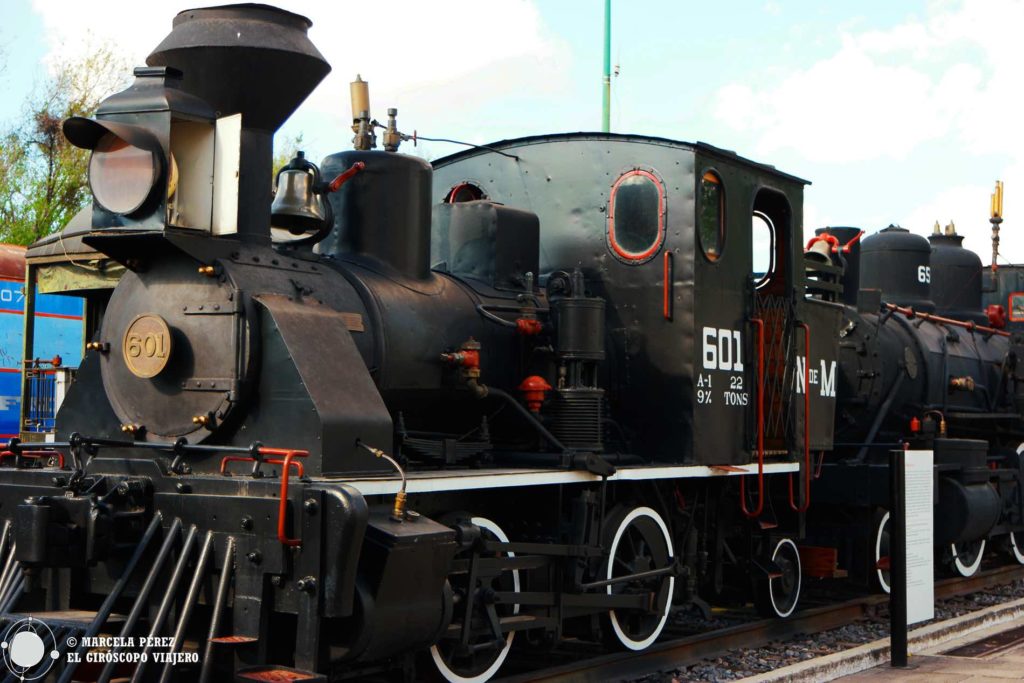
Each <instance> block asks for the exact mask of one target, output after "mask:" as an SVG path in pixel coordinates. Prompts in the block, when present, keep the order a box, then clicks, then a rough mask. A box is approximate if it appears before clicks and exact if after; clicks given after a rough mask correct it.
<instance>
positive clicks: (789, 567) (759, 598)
mask: <svg viewBox="0 0 1024 683" xmlns="http://www.w3.org/2000/svg"><path fill="white" fill-rule="evenodd" d="M771 564H772V565H774V567H777V568H778V571H777V572H773V573H771V574H769V575H768V576H767V578H763V579H760V580H758V581H757V584H756V585H755V591H756V594H755V596H754V602H755V604H756V605H757V608H758V611H760V612H761V613H762V614H764V615H766V616H770V617H771V616H774V617H782V618H785V617H788V616H789V615H790V614H792V613H793V610H795V609H796V605H797V603H798V602H799V601H800V587H801V583H802V569H801V567H800V551H798V550H797V548H796V543H793V541H791V540H790V539H788V538H783V539H781V540H779V542H778V543H776V544H775V548H774V549H773V550H772V554H771ZM774 567H773V568H774Z"/></svg>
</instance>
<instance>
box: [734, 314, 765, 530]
mask: <svg viewBox="0 0 1024 683" xmlns="http://www.w3.org/2000/svg"><path fill="white" fill-rule="evenodd" d="M750 322H751V323H753V324H754V325H755V326H757V508H755V509H754V510H753V511H751V510H748V509H747V487H746V481H747V477H746V476H740V509H741V510H742V511H743V514H744V516H746V517H747V518H748V519H753V518H755V517H758V516H760V514H761V513H762V512H763V511H764V321H763V320H761V319H760V318H751V319H750Z"/></svg>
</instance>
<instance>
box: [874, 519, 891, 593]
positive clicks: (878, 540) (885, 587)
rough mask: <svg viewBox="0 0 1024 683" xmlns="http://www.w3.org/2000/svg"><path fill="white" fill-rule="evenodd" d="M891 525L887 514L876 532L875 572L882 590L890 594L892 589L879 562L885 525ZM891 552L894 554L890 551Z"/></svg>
mask: <svg viewBox="0 0 1024 683" xmlns="http://www.w3.org/2000/svg"><path fill="white" fill-rule="evenodd" d="M888 523H889V513H888V512H886V513H885V514H884V515H883V516H882V521H881V522H879V523H878V531H876V532H875V572H876V573H877V574H878V584H879V585H880V586H881V587H882V590H883V591H884V592H886V593H888V592H889V591H890V590H891V589H890V588H889V582H888V581H886V580H885V574H884V572H882V570H881V569H879V568H878V562H879V560H881V559H882V532H884V531H885V525H886V524H888ZM890 552H892V551H891V550H890Z"/></svg>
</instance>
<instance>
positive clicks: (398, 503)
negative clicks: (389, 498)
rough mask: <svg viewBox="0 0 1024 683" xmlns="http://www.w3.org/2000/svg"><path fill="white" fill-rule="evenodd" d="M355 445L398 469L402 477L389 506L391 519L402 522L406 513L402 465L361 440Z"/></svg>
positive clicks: (404, 481)
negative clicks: (393, 502) (392, 504)
mask: <svg viewBox="0 0 1024 683" xmlns="http://www.w3.org/2000/svg"><path fill="white" fill-rule="evenodd" d="M356 445H357V446H359V447H360V448H365V449H366V450H368V451H369V452H370V453H373V455H374V457H377V458H383V459H384V460H387V461H388V462H389V463H391V466H392V467H394V468H395V469H396V470H398V476H400V477H401V478H402V487H401V488H400V489H398V493H396V494H395V504H394V506H392V508H391V519H393V520H394V521H396V522H404V521H405V517H406V514H405V500H406V493H405V484H406V480H405V470H403V469H402V466H401V465H399V464H398V461H397V460H395V459H394V458H392V457H391V456H390V455H388V454H387V453H385V452H384V451H382V450H381V449H379V448H374V447H373V446H371V445H370V444H368V443H363V442H362V441H357V442H356ZM410 514H411V513H410Z"/></svg>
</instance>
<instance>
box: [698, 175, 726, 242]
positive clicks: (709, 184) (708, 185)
mask: <svg viewBox="0 0 1024 683" xmlns="http://www.w3.org/2000/svg"><path fill="white" fill-rule="evenodd" d="M697 202H698V203H697V232H698V234H699V235H700V248H701V250H702V251H703V252H704V256H705V257H706V258H707V260H709V261H717V260H718V259H719V257H721V255H722V250H723V249H724V248H725V191H724V189H723V187H722V179H721V178H720V177H719V176H718V174H717V173H715V172H714V171H707V172H706V173H705V174H704V175H703V176H702V177H701V179H700V186H699V188H698V198H697Z"/></svg>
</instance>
